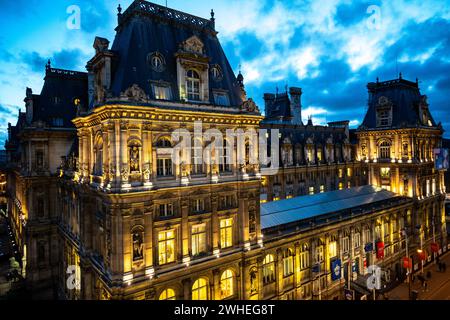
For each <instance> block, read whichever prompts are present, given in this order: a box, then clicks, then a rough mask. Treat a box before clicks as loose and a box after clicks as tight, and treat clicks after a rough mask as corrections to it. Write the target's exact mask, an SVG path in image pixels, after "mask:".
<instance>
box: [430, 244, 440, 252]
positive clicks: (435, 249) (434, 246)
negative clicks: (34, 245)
mask: <svg viewBox="0 0 450 320" xmlns="http://www.w3.org/2000/svg"><path fill="white" fill-rule="evenodd" d="M431 252H439V244H438V243H436V242H433V243H432V244H431Z"/></svg>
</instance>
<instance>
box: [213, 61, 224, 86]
mask: <svg viewBox="0 0 450 320" xmlns="http://www.w3.org/2000/svg"><path fill="white" fill-rule="evenodd" d="M211 76H212V79H213V80H214V81H217V82H218V81H222V79H223V75H222V70H221V69H220V67H219V66H218V65H215V66H213V67H212V68H211Z"/></svg>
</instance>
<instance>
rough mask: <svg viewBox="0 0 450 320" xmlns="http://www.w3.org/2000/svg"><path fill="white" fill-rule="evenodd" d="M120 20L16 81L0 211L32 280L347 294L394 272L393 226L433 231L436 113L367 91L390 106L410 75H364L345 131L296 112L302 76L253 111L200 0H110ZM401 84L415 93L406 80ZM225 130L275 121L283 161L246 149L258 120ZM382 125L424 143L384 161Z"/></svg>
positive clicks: (162, 294) (398, 241)
mask: <svg viewBox="0 0 450 320" xmlns="http://www.w3.org/2000/svg"><path fill="white" fill-rule="evenodd" d="M116 32H117V33H116V36H115V39H114V41H113V43H112V45H111V47H110V43H109V41H108V40H107V39H105V38H101V37H97V38H95V40H94V49H95V55H94V56H93V58H92V59H91V60H90V61H89V62H88V63H87V71H88V72H87V73H79V72H72V71H65V70H59V69H54V68H51V67H50V66H49V65H48V66H47V70H46V78H45V83H44V88H43V90H42V92H41V94H40V95H33V94H32V92H31V90H27V98H26V99H25V102H26V107H27V110H26V112H25V113H20V114H19V118H18V123H17V125H16V126H10V128H9V138H8V141H7V144H6V149H7V152H8V157H9V158H8V160H9V161H8V162H9V167H8V176H7V181H8V214H9V216H10V219H11V221H12V222H13V225H14V232H15V236H16V238H17V242H18V243H19V245H20V250H21V252H22V254H23V256H24V259H23V266H24V267H23V269H24V272H25V274H26V278H27V280H28V282H29V283H30V288H31V289H33V290H34V291H38V289H40V288H39V287H38V286H37V285H38V284H39V285H41V286H42V287H43V288H44V287H47V288H53V289H54V290H53V291H54V293H55V295H57V296H58V297H59V298H63V299H187V300H190V299H318V298H320V299H333V298H342V294H343V290H342V289H343V286H344V285H346V283H347V285H348V279H349V278H350V279H351V281H350V282H351V283H350V286H351V287H352V288H353V289H355V290H358V292H360V293H361V294H363V293H365V292H364V281H365V279H366V278H367V272H368V269H367V267H368V266H369V265H372V264H377V265H379V266H381V267H383V279H384V281H385V282H389V280H390V279H389V278H391V280H392V278H394V279H395V278H402V277H404V275H405V270H404V269H403V267H402V257H404V256H405V249H406V237H405V235H404V234H402V233H401V230H402V229H407V231H408V232H407V234H408V236H409V237H410V238H411V239H409V241H410V244H411V243H412V244H413V245H416V246H417V243H418V242H417V239H419V238H418V237H417V236H418V234H417V232H415V231H414V230H415V227H416V226H417V225H422V226H428V229H426V230H427V232H428V233H426V234H425V233H424V238H423V240H426V241H428V242H423V248H424V249H426V248H425V244H426V245H428V246H429V240H430V237H429V230H430V229H429V226H430V224H429V223H430V220H429V219H430V215H431V216H432V217H434V218H435V220H434V221H435V228H436V230H440V231H441V230H442V231H445V226H443V225H442V223H441V222H442V220H440V218H441V217H442V213H443V212H442V210H441V209H442V196H441V193H442V192H444V191H445V190H444V189H445V187H444V186H443V185H442V178H441V173H439V172H437V171H434V170H433V163H432V160H433V159H432V157H431V156H430V157H428V156H427V155H428V154H430V152H431V151H430V150H432V149H431V148H432V147H434V146H436V147H438V146H440V137H441V135H442V129H441V128H439V127H438V126H436V124H435V123H434V120H433V119H432V118H431V115H430V113H429V110H428V106H426V108H425V107H424V104H423V103H422V104H419V105H420V107H418V109H417V110H418V112H420V119H425V120H426V121H425V122H424V123H425V124H426V125H425V126H423V125H417V126H415V127H411V128H409V127H408V128H409V129H407V128H406V127H407V125H406V126H404V125H403V122H402V121H397V120H396V122H395V126H392V123H394V122H392V123H390V122H388V124H389V126H382V127H378V126H376V125H372V122H371V121H372V120H370V119H373V117H374V116H373V114H374V112H375V113H376V112H377V111H378V110H384V109H383V108H384V107H380V108H378V107H377V105H375V104H373V101H381V102H382V103H381V105H383V106H384V104H385V100H383V99H381V100H380V98H379V97H378V96H377V94H378V92H382V91H383V90H385V91H386V92H387V93H385V94H383V95H384V96H386V97H387V99H388V102H389V101H391V109H390V110H391V111H390V113H388V114H389V115H390V116H391V119H397V118H395V117H396V115H395V114H396V112H398V111H397V108H399V107H398V106H399V105H401V106H402V107H404V106H405V105H407V106H409V105H410V104H411V103H413V104H414V103H415V102H416V101H415V100H414V101H412V102H411V101H409V100H408V101H406V100H403V98H401V99H400V100H396V99H397V98H396V97H397V96H396V94H391V93H389V92H390V91H389V90H390V89H389V88H396V84H395V83H397V84H398V85H399V86H400V85H403V84H405V86H406V87H409V86H412V87H414V85H415V84H411V83H410V82H405V81H404V80H398V81H397V82H395V81H394V82H393V84H392V86H391V85H387V84H385V85H382V84H377V85H375V84H369V88H370V90H372V91H370V94H371V99H370V101H371V102H370V106H369V110H368V113H367V115H366V119H365V120H364V122H363V125H362V126H361V127H360V128H359V129H358V130H356V131H355V130H350V129H349V128H348V121H339V122H332V123H329V124H328V126H317V125H313V123H312V121H311V120H310V121H308V122H307V123H306V124H303V123H302V121H301V95H302V91H301V89H300V88H290V89H289V93H288V92H286V93H277V94H265V95H264V99H265V117H263V116H261V113H260V111H259V109H258V107H257V106H256V105H255V103H254V102H253V101H252V99H251V98H247V96H246V92H245V88H244V77H243V75H242V74H241V73H239V74H238V75H237V76H235V74H234V73H233V70H232V68H231V66H230V64H229V62H228V60H227V58H226V56H225V54H224V52H223V50H222V48H221V45H220V43H219V40H218V38H217V31H216V30H215V20H214V13H213V12H211V18H210V19H203V18H199V17H195V16H192V15H189V14H186V13H183V12H179V11H176V10H173V9H168V8H166V7H162V6H159V5H156V4H152V3H150V2H145V1H139V0H136V1H134V2H133V3H132V4H131V5H130V7H129V8H128V9H127V10H125V11H124V12H123V13H122V9H121V8H120V7H119V13H118V26H117V28H116ZM62 87H64V88H70V90H71V91H70V92H68V91H67V90H63V89H61V88H62ZM383 88H385V89H383ZM402 88H403V87H402ZM408 90H410V91H414V90H416V93H415V94H417V95H419V93H418V88H417V86H415V89H408ZM383 92H384V91H383ZM408 92H409V91H408ZM400 96H401V94H400ZM421 101H422V100H421ZM415 110H416V109H414V111H415ZM400 112H404V111H400ZM381 115H382V116H383V115H384V114H381ZM428 120H430V123H431V126H429V125H427V124H428ZM383 121H384V120H383ZM200 122H201V125H202V127H201V129H200V131H198V125H199V123H200ZM382 123H383V124H384V122H382ZM177 130H178V132H179V133H180V135H181V139H177V136H176V135H173V133H174V132H175V131H177ZM227 130H234V131H238V130H242V131H243V132H247V133H251V132H257V131H260V137H261V132H264V133H267V137H268V138H272V135H273V134H277V135H278V138H279V141H280V145H279V156H280V157H279V159H280V168H279V169H278V170H274V171H267V170H265V169H267V168H266V167H265V166H262V165H261V166H260V165H258V164H253V162H252V161H251V158H252V157H254V156H255V155H257V154H258V147H259V145H258V143H257V142H255V140H254V139H253V138H254V136H253V135H252V134H248V135H244V139H243V141H242V142H243V143H241V144H239V143H235V142H234V141H233V139H231V138H230V136H228V135H227V134H226V131H227ZM252 130H253V131H252ZM264 130H266V131H264ZM276 130H278V131H276ZM386 130H391V131H389V137H390V139H394V140H389V141H390V143H391V145H393V143H396V144H397V145H399V146H400V145H401V142H400V141H403V140H405V141H406V140H407V137H408V135H409V136H410V137H412V138H413V139H415V140H413V141H414V144H412V145H416V144H415V141H418V140H417V138H418V137H419V136H420V139H423V140H425V135H428V136H427V137H428V138H426V139H427V141H429V143H430V142H432V141H433V142H434V145H433V146H432V145H428V147H424V149H423V150H427V151H423V152H422V153H418V152H416V151H414V153H409V154H408V157H407V159H405V161H403V159H402V162H399V161H398V160H399V159H400V157H399V156H397V155H396V153H395V152H394V151H392V152H393V153H392V157H391V158H392V159H393V160H395V161H394V162H393V161H392V159H391V160H390V161H388V162H383V159H380V158H379V157H378V156H377V155H378V154H379V153H378V152H379V151H374V150H378V149H377V148H376V147H375V145H376V144H377V143H380V146H381V144H383V143H384V142H381V141H380V140H379V137H381V136H382V135H384V132H385V131H386ZM419 132H420V134H419ZM219 133H221V135H219ZM264 135H265V134H264ZM264 135H263V136H264ZM219 136H220V138H219ZM429 137H433V139H434V140H433V139H429ZM358 139H359V141H361V142H358ZM217 140H222V141H221V143H220V144H219V145H217V144H216V142H217ZM268 140H271V139H268ZM383 141H384V140H383ZM408 141H409V140H408ZM213 142H214V143H213ZM181 143H183V144H181ZM180 144H181V145H182V146H183V147H182V148H181V150H179V149H177V146H178V145H180ZM364 145H365V147H364V148H363V146H364ZM384 146H385V145H384V144H383V145H382V147H384ZM417 146H419V144H417ZM189 150H190V151H192V152H189ZM363 150H364V152H365V153H363ZM384 150H385V149H383V155H384V154H385V151H384ZM392 150H394V149H392ZM411 150H414V149H411ZM197 151H200V154H199V153H198V152H197ZM203 151H205V152H203ZM174 152H175V153H176V154H177V155H179V158H180V161H179V162H178V163H177V162H174V161H173V160H174V158H173V157H172V154H173V153H174ZM277 152H278V149H277ZM363 154H366V155H365V156H363ZM419 154H421V155H422V159H423V161H420V159H421V157H419ZM425 154H426V155H425ZM272 156H273V154H272ZM202 157H203V158H207V159H209V160H210V161H209V162H208V163H204V162H203V160H200V162H199V161H197V160H199V158H202ZM239 159H244V163H242V164H240V162H239V161H238V160H239ZM375 159H376V160H377V161H374V160H375ZM385 168H389V169H390V170H386V169H385ZM397 168H398V169H397ZM381 171H382V172H383V179H380V178H378V174H379V173H380V174H381ZM386 172H389V173H390V177H392V179H391V180H390V184H389V185H388V183H387V182H385V180H386V179H385V177H386V174H387V173H386ZM395 172H399V173H398V174H397V173H395ZM269 173H270V174H269ZM394 173H395V174H394ZM400 174H402V176H401V177H404V176H405V174H406V176H407V177H408V183H407V184H403V186H404V185H408V189H407V190H408V191H407V192H406V193H405V188H404V187H403V189H401V188H400V186H402V184H401V182H404V181H405V180H404V179H403V178H399V175H400ZM433 179H434V182H435V183H433ZM427 180H429V182H428V185H429V186H430V187H429V191H426V192H427V193H428V194H427V196H426V197H425V195H424V194H423V189H422V187H423V186H424V187H425V190H428V189H427V187H426V186H427ZM399 181H400V182H399ZM424 183H425V184H424ZM410 185H411V187H410ZM433 185H434V186H435V187H433ZM412 188H415V189H414V190H417V194H416V193H414V192H415V191H411V192H412V193H411V194H410V193H409V192H410V191H409V190H412ZM386 189H388V190H386ZM419 190H421V191H420V192H422V193H420V192H419ZM419 195H420V196H419ZM432 208H434V209H432ZM427 210H428V211H427ZM433 210H434V211H433ZM433 212H434V216H433V214H432V213H433ZM427 223H428V224H427ZM422 230H424V232H425V229H424V228H423V229H422ZM440 231H439V232H440ZM439 232H436V233H435V239H434V242H439V243H440V244H441V246H442V247H444V244H445V241H444V239H443V238H440V233H439ZM419 240H420V239H419ZM411 248H415V247H414V246H412V247H411ZM411 250H413V249H411ZM410 252H412V256H413V258H414V261H415V263H416V264H417V257H415V256H414V252H413V251H410Z"/></svg>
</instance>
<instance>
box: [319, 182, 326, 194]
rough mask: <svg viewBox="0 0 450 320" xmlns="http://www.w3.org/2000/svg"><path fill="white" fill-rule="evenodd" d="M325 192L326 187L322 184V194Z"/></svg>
mask: <svg viewBox="0 0 450 320" xmlns="http://www.w3.org/2000/svg"><path fill="white" fill-rule="evenodd" d="M324 192H325V186H324V185H323V184H322V185H321V186H320V193H324Z"/></svg>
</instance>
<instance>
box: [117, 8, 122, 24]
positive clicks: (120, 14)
mask: <svg viewBox="0 0 450 320" xmlns="http://www.w3.org/2000/svg"><path fill="white" fill-rule="evenodd" d="M121 20H122V7H121V6H120V3H119V6H118V7H117V23H119V24H120V21H121Z"/></svg>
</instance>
